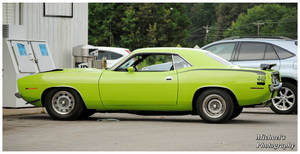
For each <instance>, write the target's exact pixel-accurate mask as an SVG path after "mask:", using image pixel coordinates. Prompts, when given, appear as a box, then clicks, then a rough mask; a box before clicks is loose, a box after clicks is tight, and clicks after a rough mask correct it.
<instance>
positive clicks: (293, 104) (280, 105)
mask: <svg viewBox="0 0 300 154" xmlns="http://www.w3.org/2000/svg"><path fill="white" fill-rule="evenodd" d="M271 101H272V104H271V109H272V110H273V111H274V112H275V113H278V114H291V113H296V112H297V86H296V85H294V84H291V83H288V82H284V83H283V84H282V88H281V89H280V91H279V92H278V95H277V96H276V97H275V98H273V99H272V100H271Z"/></svg>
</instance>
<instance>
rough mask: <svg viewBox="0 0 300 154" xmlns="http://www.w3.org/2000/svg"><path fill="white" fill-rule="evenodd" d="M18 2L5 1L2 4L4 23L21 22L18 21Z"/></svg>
mask: <svg viewBox="0 0 300 154" xmlns="http://www.w3.org/2000/svg"><path fill="white" fill-rule="evenodd" d="M18 6H19V5H18V4H17V3H3V4H2V8H3V9H2V20H3V24H19V23H18V19H17V18H18V11H19V9H18Z"/></svg>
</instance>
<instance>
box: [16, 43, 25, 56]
mask: <svg viewBox="0 0 300 154" xmlns="http://www.w3.org/2000/svg"><path fill="white" fill-rule="evenodd" d="M17 47H18V50H19V53H20V56H27V52H26V48H25V45H24V44H22V43H17Z"/></svg>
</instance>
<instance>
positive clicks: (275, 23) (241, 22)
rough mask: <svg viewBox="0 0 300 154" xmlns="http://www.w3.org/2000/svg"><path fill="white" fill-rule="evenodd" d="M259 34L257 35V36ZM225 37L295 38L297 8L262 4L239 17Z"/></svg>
mask: <svg viewBox="0 0 300 154" xmlns="http://www.w3.org/2000/svg"><path fill="white" fill-rule="evenodd" d="M258 33H259V34H258ZM224 35H225V36H234V35H235V36H255V35H261V36H286V37H291V38H297V8H296V7H289V8H287V7H286V6H284V5H280V4H262V5H258V6H255V7H253V8H251V9H249V10H248V11H247V13H243V14H241V15H239V17H238V19H237V20H236V21H235V22H233V23H232V25H231V27H230V28H229V29H228V30H227V31H225V32H224Z"/></svg>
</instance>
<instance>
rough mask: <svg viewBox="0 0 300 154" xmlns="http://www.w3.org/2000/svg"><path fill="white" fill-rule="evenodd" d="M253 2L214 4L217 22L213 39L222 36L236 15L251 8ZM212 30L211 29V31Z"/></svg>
mask: <svg viewBox="0 0 300 154" xmlns="http://www.w3.org/2000/svg"><path fill="white" fill-rule="evenodd" d="M254 5H255V4H254V3H220V4H218V5H217V6H216V16H217V22H216V24H215V27H213V28H212V29H214V30H215V32H214V35H215V40H219V39H222V38H224V36H223V32H224V31H225V30H226V29H227V28H229V27H230V26H231V24H232V22H234V21H235V20H236V19H237V17H238V16H239V15H240V14H241V13H244V12H246V11H247V9H248V8H252V7H253V6H254ZM212 32H213V31H212Z"/></svg>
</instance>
